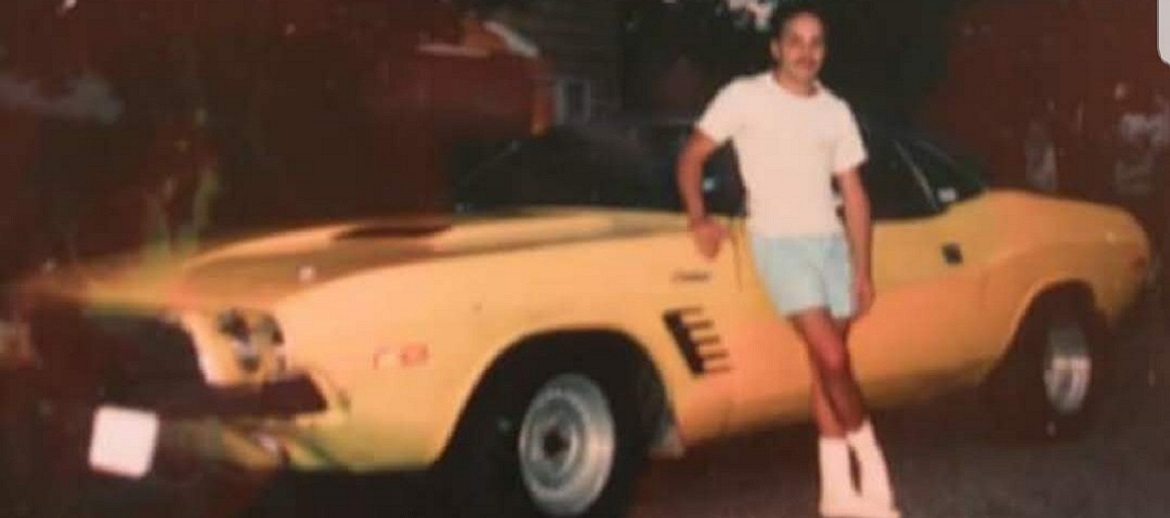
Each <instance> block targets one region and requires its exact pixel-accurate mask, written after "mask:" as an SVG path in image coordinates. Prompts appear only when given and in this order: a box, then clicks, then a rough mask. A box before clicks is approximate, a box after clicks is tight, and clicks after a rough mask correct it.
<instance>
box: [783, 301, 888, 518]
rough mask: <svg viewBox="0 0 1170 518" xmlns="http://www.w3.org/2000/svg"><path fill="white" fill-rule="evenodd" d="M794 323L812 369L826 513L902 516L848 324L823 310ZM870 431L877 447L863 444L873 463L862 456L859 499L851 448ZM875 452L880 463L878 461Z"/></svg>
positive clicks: (800, 316) (867, 517) (799, 317)
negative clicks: (858, 375) (852, 355)
mask: <svg viewBox="0 0 1170 518" xmlns="http://www.w3.org/2000/svg"><path fill="white" fill-rule="evenodd" d="M793 323H794V325H795V326H796V329H797V331H798V332H799V333H800V334H801V336H802V337H803V338H804V340H805V344H806V347H807V348H808V356H809V360H810V363H811V365H812V376H811V378H812V407H813V417H814V419H815V421H816V424H817V429H818V431H819V433H820V439H819V448H818V449H819V460H820V469H821V505H820V508H821V514H822V515H823V516H827V517H828V516H852V517H859V518H890V517H896V516H898V513H897V511H896V510H894V509H893V507H892V498H890V497H889V495H890V491H889V481H888V477H887V475H886V471H885V462H884V458H882V457H881V450H880V449H876V448H874V447H875V446H876V441H873V440H872V437H873V435H872V428H871V427H870V426H869V424H868V419H867V418H866V412H865V409H864V405H863V403H862V397H861V391H860V389H859V388H858V385H857V382H856V380H855V378H854V376H853V372H852V365H851V363H850V361H849V351H848V347H847V337H848V330H849V322H848V321H841V320H838V321H834V320H832V319H831V318H830V316H829V314H828V312H827V311H825V310H824V309H813V310H809V311H806V312H803V313H800V314H798V315H796V316H795V317H793ZM834 386H835V387H834ZM838 408H844V409H845V411H846V413H847V416H848V417H850V418H852V423H853V426H848V425H846V424H845V423H846V422H849V421H846V420H845V419H841V417H840V415H841V414H840V413H839V412H838V410H837V409H838ZM865 430H868V437H869V438H870V442H872V444H870V445H864V446H866V448H865V451H866V453H865V454H864V455H865V457H866V459H867V460H868V462H866V461H864V460H862V458H861V455H859V457H858V460H859V466H860V467H861V471H862V473H861V474H862V493H861V494H860V495H859V494H858V492H857V490H856V489H855V486H854V484H853V479H852V474H851V469H850V462H849V450H850V448H851V447H853V442H854V441H853V439H854V438H855V435H857V434H858V433H860V432H862V431H865ZM874 451H876V454H877V460H878V461H880V462H875V461H874V460H873V456H874V455H873V452H874ZM867 477H868V478H867ZM882 488H884V492H883V491H882ZM867 490H868V495H867ZM883 495H885V496H884V497H883ZM867 496H869V497H874V498H873V499H872V500H871V499H870V498H866V497H867Z"/></svg>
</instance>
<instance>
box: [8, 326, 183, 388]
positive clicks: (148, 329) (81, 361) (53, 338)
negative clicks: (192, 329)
mask: <svg viewBox="0 0 1170 518" xmlns="http://www.w3.org/2000/svg"><path fill="white" fill-rule="evenodd" d="M28 323H29V331H30V341H31V342H32V346H33V347H34V349H35V350H36V353H37V356H38V358H39V359H40V363H41V366H42V371H43V374H44V377H45V382H46V385H47V386H46V388H47V389H49V390H51V391H52V392H55V393H56V395H58V396H68V397H69V398H70V399H76V398H81V399H100V400H103V401H106V402H111V403H122V404H126V405H135V404H136V403H140V402H142V401H146V400H149V398H150V396H151V395H152V394H157V393H159V392H160V391H166V390H167V389H169V388H172V387H178V386H184V385H191V384H192V383H198V384H202V383H203V374H202V371H201V370H200V368H199V362H198V358H197V356H196V352H195V347H194V344H193V343H192V340H191V337H190V335H188V334H187V332H186V331H184V330H183V329H182V328H181V327H179V326H178V325H176V324H173V323H170V322H167V321H164V320H162V319H160V318H157V317H154V316H149V315H129V314H110V315H87V314H85V313H84V312H83V311H82V310H81V308H79V307H78V306H76V305H73V304H57V303H54V304H45V305H41V306H39V307H37V308H35V309H34V310H32V311H31V312H30V313H29V314H28Z"/></svg>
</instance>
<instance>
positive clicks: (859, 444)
mask: <svg viewBox="0 0 1170 518" xmlns="http://www.w3.org/2000/svg"><path fill="white" fill-rule="evenodd" d="M846 441H847V442H848V444H849V447H850V448H851V449H852V450H853V454H854V455H856V456H857V463H858V468H859V469H858V471H859V473H860V475H861V498H862V499H863V500H865V501H867V502H870V503H873V504H876V505H877V506H879V507H885V508H888V509H890V510H895V508H894V492H893V489H892V488H891V487H890V474H889V469H888V467H887V466H886V458H885V455H883V454H882V448H881V446H880V445H879V444H878V442H877V438H876V437H875V436H874V433H873V425H872V424H870V422H869V421H868V420H867V421H865V422H863V423H862V424H861V426H860V427H859V428H858V429H856V430H854V431H852V432H849V433H848V434H847V435H846Z"/></svg>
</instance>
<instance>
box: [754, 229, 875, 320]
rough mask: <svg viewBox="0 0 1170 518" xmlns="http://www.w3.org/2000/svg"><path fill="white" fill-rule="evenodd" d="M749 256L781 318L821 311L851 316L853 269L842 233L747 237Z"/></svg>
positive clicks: (833, 314) (852, 310) (842, 316)
mask: <svg viewBox="0 0 1170 518" xmlns="http://www.w3.org/2000/svg"><path fill="white" fill-rule="evenodd" d="M752 252H753V256H754V258H755V263H756V271H757V272H759V276H760V280H761V281H762V282H763V283H764V284H765V286H764V287H765V289H766V291H767V292H768V295H769V297H771V299H772V304H773V305H775V306H776V309H777V310H778V311H779V312H780V314H782V315H784V316H790V315H793V314H795V313H799V312H801V311H805V310H809V309H813V308H825V309H827V310H828V311H829V314H830V315H832V317H833V318H836V319H846V318H849V317H851V316H853V312H854V307H853V269H852V266H851V265H850V263H851V261H850V257H849V243H848V242H847V241H846V240H845V236H844V234H828V235H823V236H794V237H762V236H752Z"/></svg>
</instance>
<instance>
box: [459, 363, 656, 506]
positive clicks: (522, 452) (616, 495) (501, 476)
mask: <svg viewBox="0 0 1170 518" xmlns="http://www.w3.org/2000/svg"><path fill="white" fill-rule="evenodd" d="M521 363H522V364H523V365H520V364H517V365H515V366H513V367H514V368H507V369H502V370H498V371H496V372H493V374H492V375H491V376H490V378H489V379H488V380H486V381H485V383H484V384H483V386H481V387H480V389H479V390H478V391H477V393H476V395H475V397H474V398H473V401H472V404H471V406H470V407H469V409H468V411H467V413H466V415H465V416H464V417H463V419H462V421H461V423H460V426H459V428H458V430H457V432H456V437H454V438H453V442H452V444H451V446H450V448H449V451H448V452H447V454H446V455H445V458H444V459H443V461H442V463H441V465H440V470H439V475H440V476H441V477H442V479H443V482H444V483H445V485H446V491H445V492H444V494H443V501H442V502H440V512H441V513H442V515H443V516H477V517H493V516H500V517H603V516H604V517H611V516H622V515H624V514H625V511H626V509H627V507H628V505H629V503H630V497H631V494H632V489H633V484H634V482H635V481H636V477H637V475H638V473H639V472H640V468H641V467H642V465H643V464H644V460H645V452H646V444H647V437H648V434H647V432H646V429H645V428H644V426H642V424H643V421H644V420H643V419H642V418H641V413H642V412H641V409H639V408H638V403H637V402H638V401H639V398H638V397H637V393H636V389H635V387H636V383H635V379H634V376H631V375H629V374H628V373H629V372H633V369H630V368H623V367H624V366H621V365H615V362H612V361H611V362H609V363H608V365H606V364H605V363H604V362H602V361H598V360H596V359H592V358H582V357H577V358H575V359H571V360H570V359H567V358H566V359H565V360H564V361H556V362H550V361H548V358H545V360H544V361H539V362H536V361H533V362H528V361H525V362H521ZM542 364H543V365H542ZM603 365H606V366H605V367H604V368H603Z"/></svg>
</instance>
